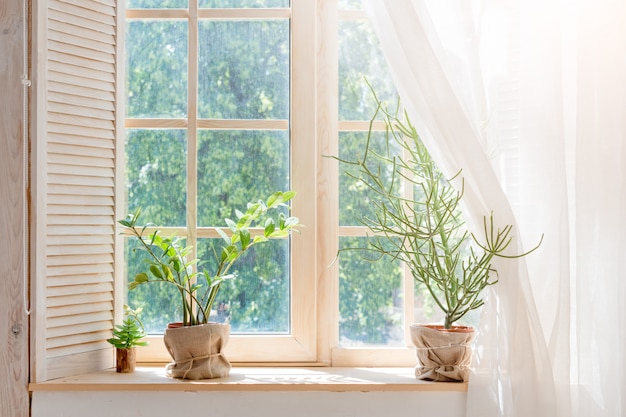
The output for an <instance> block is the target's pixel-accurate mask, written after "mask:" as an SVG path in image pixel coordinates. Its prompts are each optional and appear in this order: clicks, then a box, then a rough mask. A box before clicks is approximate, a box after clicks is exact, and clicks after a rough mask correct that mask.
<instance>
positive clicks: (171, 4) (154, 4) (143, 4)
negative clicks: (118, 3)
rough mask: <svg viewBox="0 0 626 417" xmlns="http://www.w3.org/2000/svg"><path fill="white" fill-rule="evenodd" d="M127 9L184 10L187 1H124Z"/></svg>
mask: <svg viewBox="0 0 626 417" xmlns="http://www.w3.org/2000/svg"><path fill="white" fill-rule="evenodd" d="M126 8H127V9H186V8H187V0H126Z"/></svg>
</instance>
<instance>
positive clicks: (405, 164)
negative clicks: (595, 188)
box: [337, 98, 541, 328]
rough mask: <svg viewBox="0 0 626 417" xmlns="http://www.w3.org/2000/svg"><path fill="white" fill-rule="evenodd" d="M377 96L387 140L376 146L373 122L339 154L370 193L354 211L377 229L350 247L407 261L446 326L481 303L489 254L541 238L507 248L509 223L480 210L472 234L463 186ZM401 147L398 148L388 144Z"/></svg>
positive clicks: (491, 275)
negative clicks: (358, 141) (358, 149)
mask: <svg viewBox="0 0 626 417" xmlns="http://www.w3.org/2000/svg"><path fill="white" fill-rule="evenodd" d="M376 101H377V103H378V108H377V111H376V113H378V112H380V113H381V114H382V115H383V116H384V119H385V122H386V125H387V132H386V143H387V146H385V147H383V148H382V150H381V148H380V147H375V142H374V141H373V140H372V132H371V129H370V135H369V136H368V140H367V143H366V145H365V149H364V152H363V156H362V157H361V158H359V159H357V160H348V159H339V158H337V159H338V160H339V161H340V162H341V163H343V164H347V165H348V166H349V167H350V168H351V169H350V170H349V171H348V172H347V175H348V176H350V177H352V178H353V179H355V180H357V181H358V182H359V183H361V184H362V186H363V187H365V188H366V189H367V190H368V192H369V193H371V194H373V195H374V196H375V198H372V199H371V201H370V205H371V211H370V213H369V214H365V215H362V216H360V217H359V221H360V222H361V223H362V224H363V225H365V226H367V227H368V228H369V230H370V231H371V232H372V233H373V235H374V236H373V237H372V238H371V239H370V240H369V241H368V245H367V246H364V247H359V248H347V249H361V250H363V251H365V252H366V253H368V254H370V255H371V256H370V255H368V256H367V258H368V259H369V260H370V261H376V260H379V259H381V258H382V257H389V258H391V259H397V260H400V261H402V262H404V263H405V264H406V265H407V266H408V267H409V269H410V271H411V273H412V275H413V278H414V279H415V280H416V281H417V282H418V283H419V284H422V285H424V286H425V287H426V289H427V290H428V293H429V294H430V296H431V297H432V299H433V300H434V302H435V304H436V305H437V306H438V307H439V309H440V310H441V311H442V312H443V313H444V314H445V322H444V326H445V328H450V326H451V325H452V324H453V323H454V322H456V321H457V320H459V319H461V318H462V317H463V316H465V315H466V314H467V313H469V312H470V311H472V310H475V309H477V308H479V307H481V306H482V305H483V299H482V298H481V293H482V291H483V290H484V289H485V288H486V287H487V286H489V285H493V284H495V283H496V282H498V275H497V271H496V270H495V269H494V268H493V267H492V261H493V258H494V257H503V258H517V257H522V256H525V255H527V254H528V253H530V252H532V251H534V250H535V249H537V248H538V247H539V245H540V244H541V242H539V244H538V245H537V246H536V247H535V248H533V249H531V250H530V251H528V252H526V253H522V254H516V255H506V254H505V252H506V249H507V248H508V247H509V245H510V243H511V242H512V239H513V238H512V236H511V232H512V226H511V225H507V226H505V227H504V228H502V229H499V228H496V227H495V226H494V220H493V214H492V215H490V216H489V217H488V218H487V217H485V220H484V236H483V237H482V239H480V240H479V239H478V238H477V237H476V236H475V235H474V234H470V233H469V232H468V231H467V230H466V228H465V224H464V221H463V219H462V217H461V215H462V213H461V210H460V206H459V205H460V202H461V198H462V196H463V191H462V190H461V191H457V190H456V189H455V188H454V186H453V185H452V184H451V182H450V181H451V180H448V179H447V178H445V177H444V176H443V174H442V173H441V172H440V171H439V169H438V168H437V166H436V164H435V162H434V161H433V160H432V158H431V157H430V154H429V153H428V151H427V149H426V147H425V146H424V144H423V143H422V142H421V140H420V138H419V136H418V134H417V131H416V130H415V127H414V126H413V125H412V124H411V122H410V120H409V119H408V117H407V116H406V114H404V119H403V120H401V119H400V118H399V117H398V116H396V115H395V114H392V113H390V112H389V111H388V110H387V109H386V108H385V107H384V106H383V104H382V103H381V102H380V100H378V98H376ZM398 146H399V147H400V149H401V150H402V151H401V152H400V153H397V152H395V151H393V150H394V149H395V148H396V147H398ZM404 187H409V188H412V191H413V196H412V197H411V196H407V195H405V194H403V193H402V192H401V190H403V189H404ZM470 236H471V239H470ZM472 241H473V245H472V244H471V243H472ZM344 250H346V249H345V248H343V249H341V250H340V251H344Z"/></svg>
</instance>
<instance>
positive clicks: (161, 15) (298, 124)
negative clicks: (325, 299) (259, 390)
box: [124, 0, 316, 362]
mask: <svg viewBox="0 0 626 417" xmlns="http://www.w3.org/2000/svg"><path fill="white" fill-rule="evenodd" d="M154 6H155V3H154V2H151V1H143V0H134V1H129V2H128V3H127V7H128V9H127V11H126V17H127V19H126V74H127V77H126V81H127V97H128V98H127V105H126V120H125V127H126V140H125V175H126V187H125V195H126V198H125V204H124V210H126V213H129V212H133V211H134V210H136V209H137V208H138V207H141V208H142V212H143V214H142V217H143V219H142V220H143V222H151V223H154V224H155V226H156V227H157V228H158V229H159V230H161V231H162V233H163V234H165V235H169V234H172V233H175V234H176V235H177V236H180V237H184V238H185V240H186V243H187V244H188V245H191V246H193V247H194V251H195V253H194V254H193V255H192V256H194V257H195V256H197V257H198V258H199V259H200V260H201V261H203V262H209V263H210V262H211V261H212V260H213V253H214V248H213V247H214V245H215V244H216V243H219V239H220V237H219V235H218V234H217V232H216V231H215V228H216V227H224V226H225V223H224V220H223V219H224V218H225V217H228V218H235V217H234V216H235V214H234V210H235V209H241V210H242V211H243V210H244V209H245V205H246V203H247V202H249V201H255V200H258V199H265V198H266V197H268V196H269V195H270V194H271V193H272V192H274V191H277V190H280V191H284V190H288V189H294V190H296V191H297V192H298V196H297V198H296V200H295V201H294V202H293V204H292V208H293V213H294V214H295V215H297V216H298V217H300V219H301V222H302V223H303V224H306V225H312V226H313V225H314V224H315V219H314V217H313V216H314V211H313V210H308V211H309V212H310V213H308V212H307V209H306V207H307V205H309V204H310V202H311V201H312V200H314V198H315V192H309V191H308V190H314V188H315V185H314V183H313V181H312V179H313V178H314V177H315V172H314V166H315V165H314V163H300V162H299V161H301V160H303V159H305V158H306V157H305V155H314V154H315V139H314V131H313V129H312V127H313V114H314V109H313V107H312V102H311V101H310V100H307V99H306V98H305V97H307V94H309V93H310V92H311V91H313V85H312V84H313V81H312V80H314V64H313V63H314V48H313V46H314V39H312V38H311V37H310V36H309V35H308V33H307V32H305V31H304V29H305V28H306V25H307V23H308V22H307V21H305V20H308V21H309V22H310V23H312V22H311V16H314V13H312V12H311V11H313V10H314V4H313V3H312V2H298V5H297V6H296V5H294V7H293V8H290V7H289V2H288V1H285V0H279V1H276V0H275V1H249V2H227V1H207V0H200V1H195V0H191V1H190V2H189V5H187V2H186V1H185V2H181V1H178V2H166V3H165V4H164V3H162V2H161V3H158V7H159V8H158V9H155V8H154ZM164 7H166V8H164ZM301 21H303V22H302V23H300V22H301ZM310 23H308V24H310ZM296 27H302V28H303V30H296V29H294V28H296ZM296 57H297V59H296ZM296 107H297V111H296V110H294V109H295V108H296ZM314 238H315V235H314V233H309V232H308V231H306V232H304V233H302V235H301V236H300V235H298V236H294V237H292V238H290V239H285V240H274V241H271V242H270V243H268V244H265V245H262V246H258V247H256V248H254V249H253V251H254V253H249V254H247V256H246V257H244V258H242V260H241V261H242V262H241V263H239V264H238V265H237V272H238V275H239V276H238V278H237V279H235V280H233V281H229V282H228V283H227V284H225V285H223V286H222V288H221V290H220V293H219V296H218V297H219V300H218V301H217V304H218V305H220V306H221V307H223V308H221V309H220V310H221V311H220V314H219V317H216V319H228V320H229V321H230V324H231V333H232V335H233V336H232V338H231V342H230V343H229V358H230V359H231V360H233V361H246V362H248V361H296V362H298V361H299V362H312V361H315V357H316V355H315V345H314V343H313V342H314V340H315V326H310V325H309V323H308V322H307V320H306V319H305V316H304V315H305V314H308V313H309V312H310V311H313V303H314V302H315V298H314V297H311V296H310V295H311V294H315V290H314V286H315V280H314V271H315V267H314V265H312V262H313V260H311V259H310V256H309V255H307V253H308V254H310V253H311V248H312V247H313V245H314ZM124 244H125V247H126V249H125V250H124V253H125V262H124V263H125V266H126V272H125V273H124V275H125V276H131V277H133V276H134V275H135V274H136V272H137V266H138V265H139V266H140V264H141V261H140V259H138V258H137V256H136V254H135V252H133V251H132V245H133V242H132V241H128V239H125V243H124ZM293 277H298V278H297V279H295V278H293ZM128 298H129V303H130V304H131V305H133V306H134V307H142V308H143V319H144V321H145V323H146V326H147V330H148V331H149V332H152V333H160V332H162V329H164V328H165V326H166V324H167V323H168V322H171V321H176V320H179V319H180V317H181V314H180V311H178V312H177V311H175V308H176V307H177V304H178V303H177V301H178V300H177V295H176V294H175V289H173V288H168V287H167V286H162V287H158V286H157V285H148V286H141V287H139V288H137V289H135V290H134V291H132V292H129V294H128ZM294 306H302V307H305V308H303V309H302V310H300V311H299V309H296V308H294ZM157 338H158V337H157ZM152 345H153V346H157V347H155V348H153V349H152V350H147V352H146V354H147V357H146V359H147V360H165V359H167V354H166V352H165V351H164V349H162V348H161V344H160V343H152ZM240 351H241V352H243V354H240V353H239V352H240Z"/></svg>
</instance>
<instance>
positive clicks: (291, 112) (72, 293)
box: [31, 0, 422, 382]
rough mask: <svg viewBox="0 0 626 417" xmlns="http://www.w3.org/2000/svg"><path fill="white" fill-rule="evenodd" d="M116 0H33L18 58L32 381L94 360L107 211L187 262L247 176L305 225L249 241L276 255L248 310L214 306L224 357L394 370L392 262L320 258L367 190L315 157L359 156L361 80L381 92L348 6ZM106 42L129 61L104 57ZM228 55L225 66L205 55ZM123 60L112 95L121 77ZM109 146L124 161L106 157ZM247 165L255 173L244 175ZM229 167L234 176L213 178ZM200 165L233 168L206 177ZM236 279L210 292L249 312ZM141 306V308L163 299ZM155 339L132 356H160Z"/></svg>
mask: <svg viewBox="0 0 626 417" xmlns="http://www.w3.org/2000/svg"><path fill="white" fill-rule="evenodd" d="M121 4H122V3H121V2H118V1H116V0H98V1H95V0H78V1H75V2H72V4H69V3H65V2H63V1H60V2H44V3H41V4H38V5H37V7H36V8H35V9H34V12H33V13H34V14H33V15H34V19H37V21H38V22H39V21H40V22H45V25H46V27H47V30H40V31H38V32H37V36H36V39H35V40H34V45H33V49H34V50H38V51H40V52H39V53H38V54H37V56H36V59H35V62H34V63H33V73H34V74H33V75H34V76H33V78H34V80H35V88H36V90H35V95H36V100H37V103H36V105H35V111H34V115H33V116H34V117H33V120H34V121H35V125H34V126H35V127H34V131H33V135H34V137H35V138H36V140H35V141H34V147H33V160H34V161H35V164H34V166H35V167H36V172H34V175H33V181H34V182H33V193H34V196H35V197H34V200H33V210H34V211H35V213H36V215H35V216H34V219H33V224H32V225H31V227H32V230H33V231H35V232H34V233H35V236H34V241H35V244H34V250H33V263H32V273H33V276H34V277H35V280H36V285H34V286H33V294H32V299H33V309H34V314H33V316H32V317H33V319H32V325H33V330H32V331H33V335H35V337H34V338H33V340H34V342H33V346H32V351H33V353H34V358H35V360H34V362H33V378H32V380H33V381H34V382H37V381H43V380H46V379H51V378H55V377H60V376H66V375H70V374H73V373H81V372H87V371H90V370H95V369H102V368H106V367H110V366H111V365H112V355H111V350H110V346H109V345H108V344H107V343H106V338H108V337H109V335H110V329H111V328H112V326H113V323H114V315H115V314H118V313H117V312H118V311H121V309H120V307H121V304H122V302H123V300H124V296H125V295H126V289H125V285H124V281H125V275H126V274H127V273H129V274H132V271H130V270H129V271H127V272H125V271H124V270H125V269H126V268H125V267H124V262H120V260H123V254H124V250H125V248H126V242H125V241H124V238H123V237H121V236H119V233H118V232H119V228H116V219H119V218H122V217H124V216H125V215H126V214H127V213H128V211H129V210H132V209H133V208H135V207H136V206H139V205H141V206H143V207H144V215H143V219H144V220H146V221H151V222H153V223H156V224H157V225H158V226H159V228H160V229H162V230H164V231H165V232H176V234H177V235H179V236H184V237H185V238H186V239H187V240H188V243H190V244H192V245H194V246H195V247H196V248H197V251H198V255H200V256H202V257H205V256H206V253H207V252H208V250H209V247H210V245H209V243H210V241H211V239H212V238H214V237H215V236H216V235H215V234H214V233H215V232H213V230H212V227H213V226H216V225H217V226H219V225H220V223H219V221H221V220H220V219H221V218H223V217H225V216H227V215H228V213H227V212H224V211H223V210H224V209H225V208H230V207H232V206H234V205H236V204H239V202H245V201H248V200H250V199H254V198H259V196H258V195H243V194H238V193H243V192H244V191H245V192H247V191H248V190H247V189H246V188H249V187H250V185H249V184H253V187H255V188H260V189H263V191H265V190H270V189H271V190H273V189H278V188H291V189H293V190H295V191H297V193H298V195H297V196H296V198H295V199H294V201H293V206H292V211H293V214H294V215H297V216H298V217H299V218H300V220H301V222H302V223H303V224H304V225H306V227H305V228H304V229H303V230H302V233H301V234H295V235H294V236H293V237H292V238H291V240H290V241H289V242H286V241H285V242H276V245H274V246H271V247H269V248H267V250H268V251H269V252H273V253H274V254H277V255H278V256H282V257H283V258H284V259H287V255H286V254H287V250H289V254H290V255H289V262H288V263H286V264H284V266H281V267H278V268H277V270H275V271H272V276H273V277H275V278H276V279H275V280H274V281H273V282H272V283H271V290H270V291H266V292H264V293H263V294H262V296H266V297H268V298H272V300H274V299H277V300H279V301H278V302H277V303H276V304H275V306H276V308H275V309H273V310H274V311H271V312H270V311H261V313H258V316H259V317H261V319H259V320H251V319H249V318H250V317H253V316H252V315H248V316H246V315H243V317H242V318H239V319H237V320H235V317H234V316H231V320H232V322H233V323H234V324H236V326H234V327H236V328H235V330H238V331H239V334H235V335H233V337H232V338H231V342H230V343H229V347H228V355H229V358H230V359H232V360H233V361H236V362H246V363H248V364H250V363H261V362H263V363H267V362H270V363H276V362H289V363H306V364H332V365H337V366H352V365H412V364H413V363H414V362H415V357H414V353H413V352H412V350H411V349H407V348H406V346H408V345H409V344H410V343H409V342H408V338H407V336H406V333H405V332H406V331H407V330H406V327H407V326H406V324H407V323H409V322H412V321H414V320H416V319H414V314H413V312H414V311H417V310H418V309H417V307H418V306H420V307H421V305H422V304H421V303H419V302H416V303H414V302H413V298H414V297H412V296H408V297H407V296H406V295H407V294H410V295H413V294H414V292H415V293H417V292H416V291H415V290H414V289H413V282H412V280H411V279H410V278H407V274H406V271H404V270H403V269H402V268H401V267H400V266H399V265H395V266H391V271H392V272H391V273H388V271H387V266H385V265H383V264H380V265H378V264H377V265H375V266H372V265H369V264H365V263H363V262H361V261H360V260H359V255H358V253H356V252H351V253H349V254H347V256H342V257H341V258H340V259H339V261H338V262H334V263H333V260H334V259H335V255H336V253H337V250H338V248H339V246H340V245H342V246H343V245H348V244H351V242H352V241H353V240H357V239H358V240H363V239H364V238H365V235H366V233H365V230H364V229H363V228H362V227H360V226H359V225H358V224H357V223H356V222H355V221H354V218H355V217H354V214H355V213H357V212H358V211H359V210H362V209H363V208H364V204H363V202H364V201H366V200H365V199H366V196H363V194H359V193H358V192H357V191H358V190H357V188H358V187H355V185H354V184H350V183H349V182H348V181H347V180H346V178H345V177H344V176H342V175H340V169H339V167H338V166H337V163H336V162H335V161H334V160H333V159H331V158H326V157H325V155H345V154H346V153H347V152H358V149H359V143H360V141H361V140H362V138H363V134H364V132H366V131H367V128H368V125H369V119H370V118H371V116H372V113H373V107H372V100H371V96H370V92H369V90H368V87H367V86H366V84H365V83H364V79H363V77H367V79H368V80H369V81H370V82H371V83H372V84H373V86H374V89H375V90H376V92H377V93H378V94H379V95H381V96H382V97H383V98H385V99H388V100H389V101H390V102H393V101H394V100H395V98H394V97H395V95H394V93H393V89H392V87H391V82H390V81H389V79H388V78H386V75H383V74H384V72H385V71H384V70H383V68H384V67H385V64H384V60H383V58H382V55H381V54H380V51H379V50H378V49H377V47H375V41H374V36H373V34H372V33H371V31H369V29H368V28H367V22H366V17H365V14H364V13H363V11H362V10H360V1H358V0H353V1H347V0H341V1H339V0H297V1H292V2H291V4H288V3H287V1H286V0H266V1H264V2H262V1H261V0H248V1H245V2H243V1H237V2H234V1H233V2H230V3H228V2H225V1H217V0H199V2H198V3H196V2H195V1H192V2H190V3H189V5H187V0H170V1H158V2H157V1H152V2H151V1H149V0H129V1H128V2H126V3H125V6H126V10H124V8H123V7H120V6H121ZM235 6H239V7H235ZM244 6H245V7H244ZM261 6H263V7H261ZM225 34H227V35H229V36H227V37H224V35H225ZM165 36H167V37H165ZM125 38H127V40H128V41H127V42H126V40H125ZM250 39H254V41H255V42H250ZM257 40H260V42H256V41H257ZM133 42H135V43H133ZM142 42H143V43H142ZM124 45H128V47H127V48H128V52H129V53H130V55H129V60H128V62H126V61H125V60H124V59H121V58H120V57H122V56H124V53H123V49H124ZM133 48H135V49H133ZM261 48H263V49H262V50H261ZM232 51H237V53H236V54H235V56H234V57H230V55H229V54H231V53H232ZM242 51H243V52H245V53H243V54H242V55H239V52H242ZM220 54H222V55H221V56H220ZM137 57H142V58H141V60H140V61H137V59H138V58H137ZM216 57H219V58H220V59H219V60H215V59H216ZM235 58H237V60H238V61H237V63H238V67H233V68H231V67H229V66H228V65H223V64H224V62H225V61H228V60H233V59H235ZM270 58H271V60H272V61H271V62H269V61H268V60H269V59H270ZM236 68H240V69H241V71H240V72H237V71H235V69H236ZM259 68H262V69H263V71H262V74H261V73H259V72H261V71H259ZM252 69H254V70H256V71H251V70H252ZM211 71H213V74H212V75H211V77H209V76H208V75H207V74H208V73H211ZM127 72H128V73H129V74H130V75H129V80H130V81H131V85H129V94H127V93H126V92H125V91H124V90H123V89H122V88H121V87H120V86H122V85H123V84H124V81H123V79H124V74H126V73H127ZM254 72H256V73H257V74H254ZM253 75H255V76H258V77H253ZM236 77H239V78H238V79H236ZM233 85H237V86H245V89H247V90H248V91H253V92H254V94H252V96H253V99H248V98H246V97H239V96H238V95H239V93H241V91H239V90H234V89H233V88H232V87H233ZM157 93H158V94H157ZM124 107H125V109H124ZM120 115H125V117H120ZM378 128H381V127H380V126H379V125H378ZM266 148H271V149H270V150H269V151H268V150H267V149H266ZM213 149H218V150H220V149H227V150H228V151H229V153H226V154H225V153H223V152H213ZM124 153H127V161H126V163H125V169H124V170H122V169H120V168H121V165H120V166H118V165H116V164H117V163H119V161H121V160H123V159H125V158H124ZM251 153H253V154H254V155H255V158H256V160H252V161H251V160H250V154H251ZM268 155H272V156H275V158H273V159H272V160H271V165H267V164H265V163H261V162H264V161H266V160H267V159H263V158H265V157H267V156H268ZM166 162H167V163H166ZM266 165H267V166H266ZM218 167H219V169H218ZM259 170H260V171H261V172H263V181H262V182H258V181H254V176H253V175H252V174H249V173H250V172H255V171H259ZM342 170H343V168H342ZM222 171H224V172H222ZM242 172H243V173H244V174H245V175H248V177H245V175H244V177H237V180H233V179H232V178H230V177H231V176H234V173H237V174H238V175H239V174H241V173H242ZM217 175H222V176H224V177H226V178H227V179H230V180H231V181H230V182H229V181H226V182H220V186H219V187H215V182H214V178H215V177H216V176H217ZM257 177H258V175H257ZM126 178H128V180H129V181H130V182H132V187H130V188H129V189H128V190H129V192H128V194H126V193H125V192H124V190H125V189H126V185H125V184H124V181H125V180H126ZM239 181H241V182H239ZM116 183H117V186H116ZM241 184H245V186H243V187H242V186H240V185H241ZM209 199H210V200H211V201H213V202H215V204H206V201H208V200H209ZM216 222H218V223H217V224H216ZM114 254H115V257H114ZM262 256H263V257H264V258H265V257H266V255H265V254H262ZM269 256H270V255H267V257H269ZM272 256H273V255H272ZM129 262H130V260H129ZM262 266H263V267H265V266H264V265H262ZM243 269H245V268H243ZM240 273H241V274H244V273H245V271H244V270H242V271H240ZM288 273H289V274H288ZM268 274H269V273H268ZM381 276H383V277H384V278H380V277H381ZM240 281H243V279H242V280H240ZM239 284H240V286H234V287H233V288H232V289H230V290H229V291H224V295H225V296H227V297H229V298H230V299H232V300H236V302H239V303H246V302H247V304H246V306H248V307H250V306H253V304H255V305H256V307H254V308H256V309H257V310H256V311H257V312H258V311H259V308H260V307H259V306H261V304H262V303H263V307H264V306H265V304H264V300H263V299H262V298H257V299H256V302H255V303H252V302H249V301H250V298H249V294H250V290H249V289H247V288H245V287H242V285H244V284H245V283H244V282H241V283H239ZM260 284H263V285H265V284H266V283H260ZM268 287H270V286H269V285H268ZM152 290H153V288H150V293H152ZM148 295H149V294H137V296H138V297H147V296H148ZM417 295H419V294H417ZM163 298H165V299H167V296H165V297H163ZM145 300H149V299H145V298H144V299H143V301H145ZM287 300H289V301H288V302H287ZM131 301H132V300H131ZM146 303H147V304H146V306H144V308H145V309H146V315H149V314H150V312H149V311H148V310H149V309H150V308H158V309H159V311H160V312H161V311H167V310H168V307H167V306H166V305H165V306H163V307H161V305H160V304H157V300H149V301H146ZM233 308H234V307H233V306H232V305H231V308H230V311H231V314H233V313H232V311H233ZM254 308H252V310H254ZM268 310H269V309H268ZM247 311H251V310H250V309H248V310H247ZM173 313H174V312H172V311H171V309H170V311H169V313H168V314H173ZM266 313H271V314H266ZM246 314H247V313H246ZM255 314H257V313H255ZM153 317H156V316H155V315H154V314H153ZM166 320H167V321H169V320H170V319H169V318H166V319H163V321H162V322H158V321H154V322H153V323H152V324H151V326H152V329H150V330H153V331H154V330H158V329H160V328H162V327H163V326H164V321H166ZM156 337H157V339H158V336H156ZM157 339H155V340H154V341H153V343H151V345H150V347H149V348H148V349H141V354H142V355H144V357H143V358H141V359H143V360H152V361H167V360H168V359H169V357H168V355H167V353H166V352H165V350H164V349H162V344H161V343H160V342H159V341H158V340H157ZM390 351H392V352H393V355H387V354H386V353H389V352H390Z"/></svg>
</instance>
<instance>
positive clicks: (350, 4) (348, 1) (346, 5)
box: [338, 0, 363, 10]
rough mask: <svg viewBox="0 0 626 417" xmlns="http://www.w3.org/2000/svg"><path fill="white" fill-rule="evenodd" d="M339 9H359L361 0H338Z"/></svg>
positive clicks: (361, 6) (361, 5)
mask: <svg viewBox="0 0 626 417" xmlns="http://www.w3.org/2000/svg"><path fill="white" fill-rule="evenodd" d="M338 4H339V10H361V9H363V4H362V0H339V3H338Z"/></svg>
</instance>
